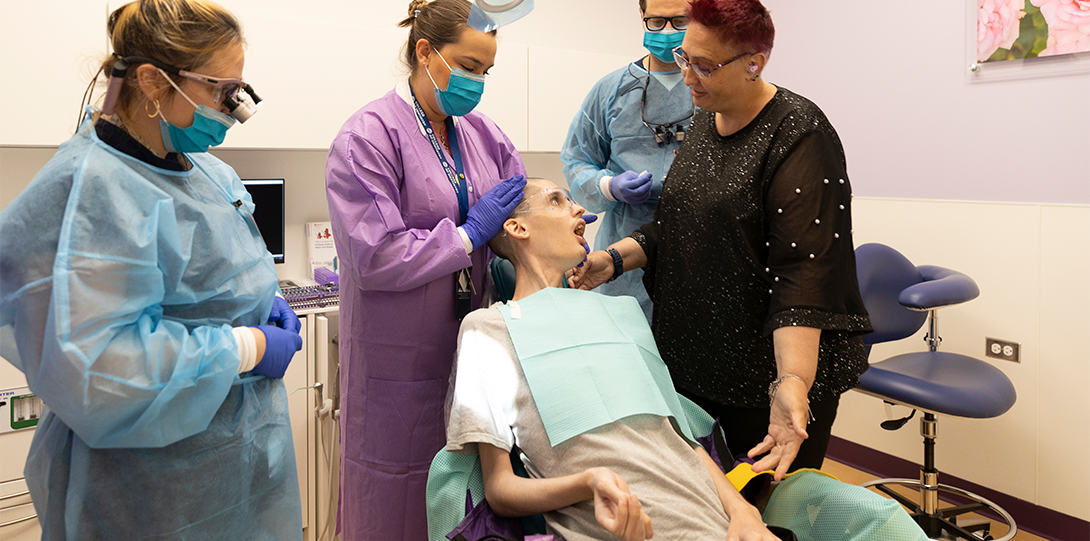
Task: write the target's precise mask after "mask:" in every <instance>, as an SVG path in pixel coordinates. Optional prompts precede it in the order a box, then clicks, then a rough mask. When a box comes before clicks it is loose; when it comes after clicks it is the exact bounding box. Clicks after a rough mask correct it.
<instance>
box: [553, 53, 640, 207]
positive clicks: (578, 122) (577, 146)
mask: <svg viewBox="0 0 1090 541" xmlns="http://www.w3.org/2000/svg"><path fill="white" fill-rule="evenodd" d="M619 79H620V73H619V72H614V73H611V74H609V75H607V76H606V77H604V78H602V79H601V80H600V81H598V82H597V83H596V84H595V85H594V87H593V88H592V89H591V91H590V92H589V93H587V97H586V98H584V99H583V105H582V106H580V107H579V111H578V112H576V113H575V118H573V119H572V122H571V126H569V127H568V136H567V138H566V139H565V140H564V147H563V148H562V149H561V150H560V159H561V161H563V162H564V177H565V178H567V180H568V187H569V189H570V190H571V192H572V196H574V197H575V200H576V201H579V203H580V204H582V205H583V206H584V207H585V208H586V209H587V210H589V211H591V212H594V213H599V212H605V211H607V210H609V209H610V208H612V207H613V206H615V205H618V204H621V203H618V202H617V201H610V200H609V199H608V198H606V196H605V195H603V194H602V192H601V190H600V189H599V187H598V185H599V182H600V181H601V180H602V177H604V176H616V175H618V174H620V173H623V172H624V171H611V170H610V169H609V168H608V167H609V161H610V154H611V152H612V148H611V145H612V139H613V135H612V134H611V133H610V117H609V115H610V109H611V108H612V107H613V104H614V101H615V100H616V99H617V94H618V88H617V84H618V81H619ZM637 172H638V171H637Z"/></svg>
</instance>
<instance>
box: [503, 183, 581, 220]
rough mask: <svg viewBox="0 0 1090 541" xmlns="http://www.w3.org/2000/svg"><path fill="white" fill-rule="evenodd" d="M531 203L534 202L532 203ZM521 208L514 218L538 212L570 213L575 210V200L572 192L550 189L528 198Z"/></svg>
mask: <svg viewBox="0 0 1090 541" xmlns="http://www.w3.org/2000/svg"><path fill="white" fill-rule="evenodd" d="M531 201H533V202H532V203H531ZM519 207H521V208H519V209H517V210H516V211H515V212H514V213H513V214H512V216H514V215H518V214H526V213H528V212H534V211H538V210H556V209H560V210H568V211H570V210H572V209H574V208H575V200H574V199H572V196H571V192H569V191H568V190H564V189H561V188H549V189H545V190H541V191H540V192H538V193H536V194H533V195H530V196H527V197H526V198H525V199H523V200H522V204H520V205H519Z"/></svg>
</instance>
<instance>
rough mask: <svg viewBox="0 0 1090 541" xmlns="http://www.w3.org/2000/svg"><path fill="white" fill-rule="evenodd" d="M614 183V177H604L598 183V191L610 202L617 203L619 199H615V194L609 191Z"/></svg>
mask: <svg viewBox="0 0 1090 541" xmlns="http://www.w3.org/2000/svg"><path fill="white" fill-rule="evenodd" d="M612 181H613V177H611V176H604V177H602V179H601V180H599V181H598V191H600V192H602V195H603V196H605V198H606V199H609V200H610V201H616V200H617V198H616V197H613V192H612V191H610V189H609V183H610V182H612Z"/></svg>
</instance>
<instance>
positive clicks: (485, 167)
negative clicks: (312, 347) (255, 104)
mask: <svg viewBox="0 0 1090 541" xmlns="http://www.w3.org/2000/svg"><path fill="white" fill-rule="evenodd" d="M469 10H470V4H469V2H468V1H467V0H435V1H433V2H426V1H424V0H414V1H413V2H411V3H410V5H409V17H408V18H407V19H405V20H404V21H402V22H401V26H404V27H409V28H410V31H409V39H408V43H407V45H406V50H405V56H404V58H403V60H404V61H405V62H406V63H407V64H408V67H409V70H410V75H409V78H408V81H406V82H403V83H401V84H398V85H397V86H396V87H395V88H394V89H393V90H391V91H390V92H389V93H388V94H386V95H385V96H383V97H382V98H379V99H377V100H375V101H373V102H371V103H369V104H367V105H366V106H365V107H364V108H363V109H360V110H359V111H357V112H356V113H355V114H353V115H352V116H351V117H349V119H348V121H347V122H345V124H344V126H343V127H342V128H341V131H340V132H339V133H338V134H337V137H336V139H334V140H333V144H332V145H331V146H330V150H329V160H328V163H327V165H326V194H327V197H328V200H329V214H330V219H331V221H332V224H333V235H334V239H335V241H336V245H337V254H338V257H339V258H340V261H341V269H342V270H341V276H340V280H341V285H340V291H341V299H340V307H341V308H340V312H341V314H340V317H341V323H340V355H341V356H340V362H341V389H342V393H341V394H342V396H341V403H342V406H343V407H342V410H341V412H342V414H341V420H340V422H341V429H342V438H341V441H342V443H341V451H342V453H343V460H342V467H341V500H340V523H341V529H342V533H343V538H344V539H346V540H356V539H368V540H378V541H398V540H413V541H417V540H424V539H427V521H426V517H425V508H424V489H425V484H426V482H427V475H428V467H429V465H430V463H431V459H432V457H433V456H435V453H436V452H437V451H439V450H440V449H441V448H443V446H444V445H445V436H444V418H443V405H444V402H445V396H446V392H447V383H448V379H449V376H450V370H451V364H452V362H453V358H454V350H455V345H456V340H457V334H458V325H459V319H460V318H461V315H462V314H463V313H464V312H468V310H471V309H475V308H477V307H478V306H479V305H480V302H481V292H482V291H483V289H484V288H483V286H484V284H483V281H484V280H483V278H484V275H485V269H486V267H487V263H488V260H489V259H490V258H491V257H492V254H491V253H490V252H489V251H488V248H487V247H486V246H485V245H484V244H485V243H486V242H487V241H488V240H489V239H490V238H491V237H492V236H494V235H495V234H496V233H497V232H498V231H499V228H500V226H501V224H502V222H503V220H504V219H506V217H507V215H508V214H509V213H510V211H511V210H513V209H514V206H515V205H517V204H518V201H519V200H521V198H522V187H523V186H524V185H525V180H523V179H522V175H523V174H524V173H525V169H524V167H523V165H522V160H521V159H520V157H519V154H518V152H517V151H516V150H515V147H514V145H512V144H511V141H510V140H508V138H507V136H506V135H504V133H503V132H502V131H500V129H499V127H497V126H496V124H495V123H493V122H492V121H491V120H490V119H489V118H488V117H486V116H484V115H482V114H480V113H477V112H472V109H473V107H474V106H475V105H476V103H477V101H478V100H479V99H480V94H481V92H482V91H483V88H484V75H486V74H487V71H488V69H489V68H491V67H492V64H493V61H494V60H495V56H496V38H495V32H492V33H481V32H478V31H476V30H473V29H472V28H469V27H468V26H467V25H466V19H467V17H468V15H469ZM505 179H506V180H505ZM493 187H495V189H493ZM466 269H468V270H466ZM460 278H461V279H462V280H463V282H462V283H463V284H464V287H462V288H460V290H459V288H458V287H457V286H458V282H459V279H460ZM469 280H471V281H472V284H471V285H470V284H469V283H468V281H469ZM456 297H460V300H456Z"/></svg>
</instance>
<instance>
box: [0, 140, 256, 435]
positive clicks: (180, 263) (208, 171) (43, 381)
mask: <svg viewBox="0 0 1090 541" xmlns="http://www.w3.org/2000/svg"><path fill="white" fill-rule="evenodd" d="M88 131H89V132H90V133H85V134H83V135H82V136H77V137H75V138H73V140H71V141H69V142H68V143H66V144H65V145H62V146H61V149H60V150H59V151H58V154H57V156H56V157H55V158H54V159H53V160H52V161H51V162H50V163H49V164H47V166H46V168H44V169H43V170H42V171H41V172H40V173H39V174H38V176H37V177H36V178H35V180H34V181H32V183H31V184H30V186H29V187H28V188H27V189H26V190H25V191H24V193H22V194H21V195H20V196H19V197H18V198H16V200H15V201H13V202H12V203H11V204H10V205H9V206H8V207H6V208H5V209H4V211H3V213H2V214H0V239H2V240H0V243H2V251H3V254H2V256H0V259H2V264H0V269H2V270H3V272H4V278H3V282H4V283H3V285H2V292H3V297H2V304H0V327H2V334H0V340H2V342H3V344H2V345H3V352H4V356H5V357H8V355H9V354H11V355H12V356H13V357H16V359H17V360H15V361H14V363H15V364H16V366H19V367H20V368H21V369H22V370H23V371H24V372H25V373H26V376H27V379H28V381H29V384H30V388H31V390H32V391H33V392H34V393H35V394H36V395H38V396H39V397H40V398H41V399H42V400H43V401H44V402H45V404H46V405H47V407H48V408H49V410H50V411H51V412H52V413H53V414H55V415H56V416H57V417H59V418H60V419H61V420H62V421H63V422H64V423H65V424H66V425H67V426H69V427H70V428H71V429H72V430H73V431H74V432H75V433H76V434H77V435H78V436H79V437H80V438H81V439H82V440H83V441H84V442H86V443H87V445H89V446H90V447H92V448H119V447H162V446H166V445H169V444H171V443H174V442H177V441H179V440H181V439H184V438H187V437H189V436H192V435H194V434H197V433H200V432H202V431H204V430H205V429H206V428H207V427H208V425H209V423H210V421H211V419H212V418H213V416H214V414H215V413H216V411H217V410H218V409H219V408H220V406H221V404H222V403H223V401H224V399H225V398H226V396H227V394H228V392H229V391H230V388H231V386H232V384H234V383H236V382H238V381H239V377H238V374H237V370H238V366H239V356H238V350H237V346H236V344H235V341H234V338H233V336H232V333H231V328H232V327H233V326H240V325H254V324H258V323H262V322H263V321H262V316H265V315H267V314H268V311H269V307H270V304H271V302H272V295H273V293H274V292H275V288H276V280H275V268H273V265H272V261H271V258H269V257H268V254H267V252H266V251H265V249H264V246H263V245H259V239H260V237H255V236H254V235H255V234H256V226H251V223H252V218H250V217H249V216H248V215H247V213H248V212H250V211H251V210H252V203H250V200H249V199H248V197H247V196H246V194H245V189H244V188H242V186H241V184H240V183H239V182H238V180H237V176H235V175H234V172H233V171H232V170H230V168H229V167H228V166H226V165H225V164H223V163H222V162H219V160H216V159H215V158H213V157H210V156H203V157H198V158H193V160H194V163H195V167H194V168H193V169H192V170H191V171H188V172H181V173H174V172H169V171H165V170H161V169H156V168H152V167H150V166H147V165H145V164H143V163H142V162H139V161H136V160H133V159H132V158H129V157H127V156H123V155H120V154H119V153H116V152H115V151H113V149H111V148H108V147H106V146H105V145H103V144H102V143H101V142H100V141H98V140H97V138H95V137H94V134H93V130H88ZM232 199H233V200H244V201H245V204H243V205H241V206H239V207H236V206H235V205H232V204H231V203H232V201H231V200H232ZM247 219H249V220H250V222H247ZM13 341H14V343H15V344H16V345H17V346H18V347H17V352H16V351H14V350H15V348H13V347H12V342H13Z"/></svg>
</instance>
